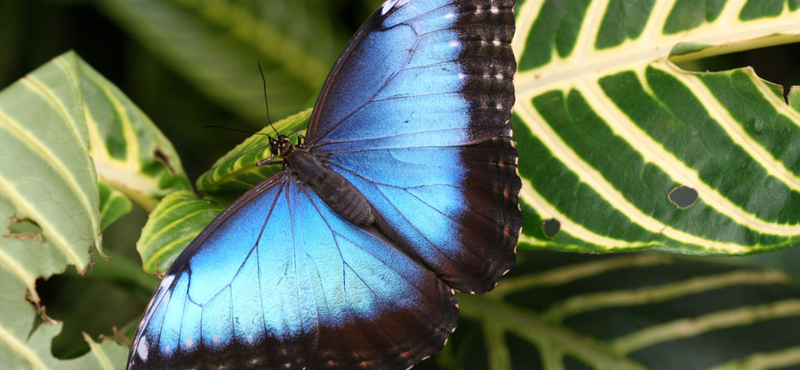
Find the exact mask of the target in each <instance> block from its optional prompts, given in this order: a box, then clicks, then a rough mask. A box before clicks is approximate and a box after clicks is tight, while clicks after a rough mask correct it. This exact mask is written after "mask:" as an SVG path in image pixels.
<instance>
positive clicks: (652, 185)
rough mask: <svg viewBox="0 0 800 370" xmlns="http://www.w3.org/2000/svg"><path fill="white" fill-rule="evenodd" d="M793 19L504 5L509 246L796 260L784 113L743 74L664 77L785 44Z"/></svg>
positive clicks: (791, 123) (788, 116)
mask: <svg viewBox="0 0 800 370" xmlns="http://www.w3.org/2000/svg"><path fill="white" fill-rule="evenodd" d="M792 4H794V5H792ZM797 5H798V4H795V2H789V6H787V3H786V1H784V0H777V1H761V0H751V1H747V2H733V1H724V0H707V1H689V0H679V1H673V2H664V1H654V0H635V1H623V0H611V1H606V2H602V1H588V0H587V1H583V0H581V1H567V2H565V1H562V0H527V1H525V2H524V3H522V4H521V5H519V7H518V12H517V37H516V38H515V40H514V43H513V47H514V50H515V53H516V55H517V57H518V58H519V71H518V74H517V77H516V88H517V104H516V107H515V115H514V117H513V119H512V124H513V126H514V135H515V140H516V141H517V143H518V145H517V149H518V150H519V152H520V161H519V163H520V165H519V166H520V167H519V169H520V176H521V177H522V180H523V189H522V192H521V195H522V203H523V205H522V209H523V212H524V218H525V222H526V223H525V227H524V228H523V235H522V237H521V243H522V244H523V245H525V246H528V247H532V248H548V249H557V250H567V251H580V252H598V253H604V252H612V251H629V250H640V249H648V248H650V249H658V250H666V251H671V252H677V253H684V254H692V255H744V254H751V253H758V252H766V251H772V250H776V249H781V248H787V247H791V246H794V245H797V239H798V237H800V213H799V212H796V210H797V209H798V207H800V114H798V111H797V110H795V109H793V108H792V107H790V106H789V105H787V103H786V102H785V101H784V99H783V96H782V91H781V89H780V88H779V87H777V86H774V85H772V84H770V83H767V82H765V81H763V80H761V79H759V78H758V77H757V76H756V75H755V74H754V72H753V71H752V70H750V69H742V70H735V71H729V72H721V73H689V72H686V71H684V70H682V69H680V68H678V67H677V66H676V65H674V64H673V62H684V61H690V60H694V59H697V58H702V57H707V56H711V55H717V54H721V53H727V52H733V51H739V50H746V49H753V48H758V47H763V46H768V45H776V44H781V43H786V42H793V41H795V40H796V38H797V36H798V35H800V23H798V22H797V21H796V17H797V16H798V14H800V10H798V7H797ZM670 55H672V59H670ZM794 100H796V99H794ZM794 100H793V101H794ZM681 198H683V199H681ZM545 229H547V230H545Z"/></svg>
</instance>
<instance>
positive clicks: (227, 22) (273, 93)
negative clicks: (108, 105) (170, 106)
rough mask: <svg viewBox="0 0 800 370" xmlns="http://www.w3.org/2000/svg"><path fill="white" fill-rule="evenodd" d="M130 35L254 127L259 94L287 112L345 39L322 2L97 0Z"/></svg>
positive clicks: (310, 92)
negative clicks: (261, 71) (258, 64)
mask: <svg viewBox="0 0 800 370" xmlns="http://www.w3.org/2000/svg"><path fill="white" fill-rule="evenodd" d="M97 3H98V5H99V6H100V8H101V9H102V10H103V11H104V12H105V13H106V14H108V15H109V16H111V17H112V18H113V19H115V20H116V21H117V22H118V23H119V24H120V25H121V26H122V27H123V28H124V29H126V30H127V31H128V32H129V33H130V34H131V35H132V36H133V37H134V38H136V39H137V40H138V41H139V42H140V43H142V44H143V45H144V46H145V47H146V48H148V49H150V50H151V51H152V52H153V53H154V54H155V55H157V56H158V57H160V59H161V60H162V61H163V62H164V63H165V64H167V65H168V66H170V67H171V68H172V69H174V70H175V71H176V72H178V73H179V74H181V75H183V76H184V77H185V78H186V79H187V80H188V81H189V82H190V83H191V84H193V85H194V86H196V88H197V89H198V90H200V91H202V92H203V93H205V94H207V95H208V96H209V97H211V98H213V99H214V100H216V101H218V102H219V103H220V104H221V105H223V106H225V107H227V108H229V109H231V110H232V111H233V112H234V113H237V114H240V115H241V116H242V117H243V118H245V119H247V120H249V121H250V122H251V123H253V124H257V125H259V126H262V125H263V122H264V97H263V95H262V87H261V79H260V76H259V74H258V70H257V68H256V63H255V62H256V58H258V57H261V63H262V66H263V67H264V74H265V76H266V79H267V86H268V90H269V93H270V110H271V112H272V113H273V114H274V115H275V116H276V117H285V116H286V115H289V114H292V113H294V112H297V111H298V110H300V109H301V108H302V107H303V106H304V104H305V103H306V102H307V101H308V100H309V99H311V98H312V97H313V96H314V93H315V91H316V90H317V89H318V88H319V87H320V86H321V85H322V82H323V81H324V79H325V77H326V76H327V74H328V70H329V68H330V66H331V65H332V64H333V62H334V61H335V58H336V56H337V55H338V52H339V51H340V47H342V46H343V45H344V42H345V41H346V39H344V38H343V37H341V35H339V33H338V32H336V30H335V29H334V28H333V27H332V26H331V22H330V21H329V20H328V17H327V14H328V13H327V12H326V9H327V8H328V7H329V5H328V4H327V2H324V1H317V0H297V1H233V0H212V1H200V0H166V1H165V0H134V1H131V0H97Z"/></svg>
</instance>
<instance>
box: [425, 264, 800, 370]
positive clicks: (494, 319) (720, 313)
mask: <svg viewBox="0 0 800 370" xmlns="http://www.w3.org/2000/svg"><path fill="white" fill-rule="evenodd" d="M798 293H800V284H798V281H797V279H796V278H793V277H790V276H788V275H787V274H785V273H783V272H779V271H774V270H761V269H752V268H743V267H737V266H730V265H718V264H714V263H708V262H705V261H699V260H686V259H684V258H681V257H676V256H670V255H665V254H649V253H644V254H629V255H617V256H591V255H577V254H558V253H552V252H534V251H521V252H520V262H519V263H518V264H517V266H515V268H514V269H513V270H512V271H511V273H509V275H508V276H507V277H505V278H504V279H503V280H502V281H501V282H500V284H499V285H498V286H497V288H495V290H494V291H492V292H491V293H488V294H487V295H484V296H468V295H460V296H459V297H458V301H459V303H460V307H461V316H462V318H461V321H460V323H459V328H458V330H456V332H455V333H454V334H453V337H452V338H451V341H450V342H449V343H448V345H447V346H446V347H445V349H444V350H443V351H442V353H440V354H438V355H436V356H434V357H433V358H432V359H431V360H429V361H426V362H423V363H422V364H420V366H418V367H415V369H417V368H418V369H419V370H430V369H464V370H467V369H491V370H506V369H532V370H533V369H546V370H553V369H614V370H623V369H625V370H628V369H630V370H634V369H637V370H640V369H664V370H672V369H674V370H695V369H697V370H699V369H713V370H723V369H784V368H785V369H790V368H791V369H794V368H798V367H800V339H798V338H797V336H796V335H795V334H796V332H797V330H798V329H800V300H798V299H797V296H798Z"/></svg>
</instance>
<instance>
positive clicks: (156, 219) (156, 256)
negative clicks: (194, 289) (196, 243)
mask: <svg viewBox="0 0 800 370" xmlns="http://www.w3.org/2000/svg"><path fill="white" fill-rule="evenodd" d="M222 209H223V207H222V206H220V205H218V204H216V203H213V202H210V201H206V200H202V199H199V198H197V196H195V195H194V194H193V193H192V192H189V191H178V192H175V193H172V194H170V195H168V196H166V197H165V198H164V199H163V200H162V201H161V202H160V203H159V204H158V206H157V207H156V209H155V210H153V212H152V213H150V218H148V220H147V224H146V225H145V226H144V229H142V235H141V237H140V238H139V242H137V243H136V249H137V250H138V251H139V254H140V255H141V256H142V261H143V262H142V264H143V268H144V270H145V271H146V272H148V273H150V274H159V275H164V274H166V272H167V270H168V269H169V267H170V266H171V265H172V262H174V261H175V259H176V258H178V255H180V253H181V252H183V250H184V249H185V248H186V246H187V245H189V243H190V242H191V241H192V240H193V239H194V238H195V237H196V236H197V235H198V234H200V232H201V231H203V229H204V228H205V227H206V226H207V225H208V224H209V223H210V222H211V221H212V220H213V219H214V217H216V216H217V215H218V214H219V213H220V212H222Z"/></svg>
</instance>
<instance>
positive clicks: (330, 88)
mask: <svg viewBox="0 0 800 370" xmlns="http://www.w3.org/2000/svg"><path fill="white" fill-rule="evenodd" d="M513 8H514V1H513V0H388V1H386V2H385V3H384V5H383V6H382V7H381V8H380V9H378V11H377V12H376V13H375V14H373V16H372V17H371V18H370V19H369V20H368V21H367V23H366V24H365V25H364V27H362V29H361V30H360V31H359V32H358V34H357V35H356V37H355V38H354V39H353V40H352V41H351V43H350V45H348V47H347V49H346V50H345V52H344V53H343V54H342V56H341V57H340V59H339V61H338V62H337V64H336V66H335V67H334V69H333V71H332V72H331V75H330V77H329V78H328V81H327V82H326V84H325V87H324V88H323V90H322V94H321V95H320V98H319V100H318V102H317V106H316V107H315V109H314V113H313V116H312V118H311V122H310V124H309V128H308V138H307V140H308V147H309V148H310V151H311V152H312V153H313V154H315V155H317V156H319V157H322V158H325V159H326V162H327V164H328V166H329V167H330V168H332V169H333V170H335V171H337V172H339V173H340V174H341V175H342V176H344V177H345V178H346V179H348V180H349V181H350V182H352V183H353V185H355V186H356V187H357V188H358V189H359V191H361V193H362V194H364V196H366V197H367V199H368V200H369V201H370V203H372V205H373V206H374V207H375V208H376V210H377V211H378V213H379V214H380V216H381V219H380V222H381V223H380V225H381V229H382V230H383V231H384V232H385V233H386V234H387V235H389V236H390V237H391V238H392V239H393V240H395V241H397V242H398V243H399V244H401V245H402V246H403V247H404V249H405V250H407V251H408V252H409V253H410V254H411V255H412V256H413V257H415V258H416V259H418V260H420V261H422V262H423V263H424V264H425V265H426V266H427V267H429V268H430V269H431V270H433V271H434V272H435V273H436V274H437V275H439V276H440V277H441V278H443V279H444V280H445V281H447V283H448V284H449V285H450V286H452V287H454V288H456V289H458V290H460V291H465V292H476V293H480V292H485V291H487V290H490V289H491V288H493V287H494V285H495V284H496V283H497V281H498V280H499V279H500V277H501V276H502V275H503V274H505V272H507V271H508V269H510V268H511V266H512V265H513V264H514V261H515V259H516V254H515V252H516V249H515V248H516V242H517V237H518V235H519V230H520V228H521V227H522V216H521V212H520V210H519V206H518V202H519V199H518V194H519V190H520V187H521V183H520V180H519V177H518V176H517V172H516V164H517V152H516V150H515V149H514V147H513V142H512V141H511V139H510V135H511V127H510V125H509V124H508V120H509V118H510V116H511V108H512V106H513V105H514V85H513V77H514V73H515V69H516V63H515V60H514V55H513V52H512V50H511V46H510V42H511V39H512V36H513V34H514V14H513V12H514V10H513Z"/></svg>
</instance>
